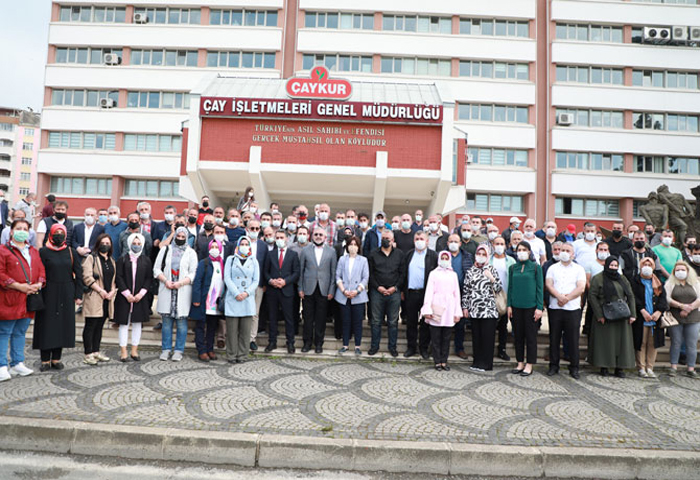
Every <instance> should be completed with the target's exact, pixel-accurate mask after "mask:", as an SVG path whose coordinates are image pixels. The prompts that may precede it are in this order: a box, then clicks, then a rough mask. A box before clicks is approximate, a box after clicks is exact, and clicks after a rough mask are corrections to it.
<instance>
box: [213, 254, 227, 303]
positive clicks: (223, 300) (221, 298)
mask: <svg viewBox="0 0 700 480" xmlns="http://www.w3.org/2000/svg"><path fill="white" fill-rule="evenodd" d="M209 264H210V265H211V260H209ZM212 268H213V266H212ZM225 271H226V269H225V268H224V271H223V272H221V276H222V277H223V276H224V275H225V273H224V272H225ZM216 309H217V310H218V311H219V313H220V314H221V315H223V316H226V281H225V279H224V287H223V288H222V289H221V294H220V295H219V298H217V299H216Z"/></svg>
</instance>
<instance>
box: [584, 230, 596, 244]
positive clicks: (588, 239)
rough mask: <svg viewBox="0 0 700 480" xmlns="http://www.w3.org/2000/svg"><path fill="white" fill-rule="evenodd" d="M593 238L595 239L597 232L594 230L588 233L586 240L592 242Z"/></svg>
mask: <svg viewBox="0 0 700 480" xmlns="http://www.w3.org/2000/svg"><path fill="white" fill-rule="evenodd" d="M593 240H595V233H592V232H588V233H586V241H588V242H592V241H593Z"/></svg>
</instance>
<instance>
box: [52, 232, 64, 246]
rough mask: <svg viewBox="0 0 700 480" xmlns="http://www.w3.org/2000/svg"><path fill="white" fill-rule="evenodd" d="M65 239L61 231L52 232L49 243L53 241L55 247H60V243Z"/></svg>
mask: <svg viewBox="0 0 700 480" xmlns="http://www.w3.org/2000/svg"><path fill="white" fill-rule="evenodd" d="M65 241H66V236H65V235H64V234H62V233H54V234H53V235H52V236H51V243H53V244H54V245H56V246H57V247H60V246H61V245H63V244H64V243H65Z"/></svg>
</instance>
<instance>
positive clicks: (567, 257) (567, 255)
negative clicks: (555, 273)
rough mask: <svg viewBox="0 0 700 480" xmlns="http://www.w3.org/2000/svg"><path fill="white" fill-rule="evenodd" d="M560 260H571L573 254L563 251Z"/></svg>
mask: <svg viewBox="0 0 700 480" xmlns="http://www.w3.org/2000/svg"><path fill="white" fill-rule="evenodd" d="M559 260H561V261H562V262H564V263H566V262H568V261H569V260H571V256H570V255H569V252H561V253H560V254H559Z"/></svg>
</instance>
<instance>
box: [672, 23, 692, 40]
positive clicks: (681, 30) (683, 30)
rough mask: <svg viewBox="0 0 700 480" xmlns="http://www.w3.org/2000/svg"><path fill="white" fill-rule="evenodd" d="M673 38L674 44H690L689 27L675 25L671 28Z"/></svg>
mask: <svg viewBox="0 0 700 480" xmlns="http://www.w3.org/2000/svg"><path fill="white" fill-rule="evenodd" d="M671 38H672V40H673V43H688V27H684V26H682V25H674V26H673V28H671Z"/></svg>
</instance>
